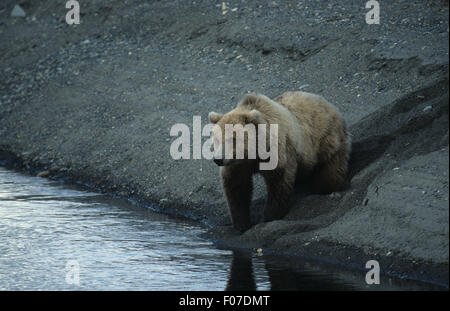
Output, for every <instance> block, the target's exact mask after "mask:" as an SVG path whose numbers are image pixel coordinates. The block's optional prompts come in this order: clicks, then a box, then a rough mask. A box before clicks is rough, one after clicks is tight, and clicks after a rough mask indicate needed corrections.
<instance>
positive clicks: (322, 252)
mask: <svg viewBox="0 0 450 311" xmlns="http://www.w3.org/2000/svg"><path fill="white" fill-rule="evenodd" d="M0 166H3V167H6V168H8V169H13V170H16V171H19V172H22V173H27V174H30V175H32V176H37V174H39V173H42V172H48V175H47V174H44V176H41V177H44V178H49V179H51V180H56V181H60V182H63V183H65V184H72V185H77V186H81V187H83V188H86V189H88V190H90V191H94V192H100V193H102V194H106V195H109V196H112V197H114V198H118V199H123V200H126V201H128V202H130V203H131V204H133V205H136V206H140V207H143V208H149V209H151V210H152V211H154V212H157V213H162V214H166V215H170V216H173V217H178V218H182V219H186V220H190V221H195V222H198V223H200V224H202V225H204V226H206V227H207V228H208V232H207V233H206V234H204V236H203V238H206V239H208V240H210V241H211V242H213V243H214V245H215V246H217V247H220V248H225V249H231V250H243V251H249V252H252V251H256V249H258V248H260V245H259V244H258V243H257V242H256V241H249V242H245V243H242V241H241V240H240V239H239V233H237V232H235V231H234V230H233V229H232V228H231V227H230V226H221V225H220V224H219V223H218V222H216V221H215V220H214V219H211V218H210V219H208V218H206V216H205V215H201V214H199V213H198V212H197V213H195V212H196V211H198V210H195V211H194V212H189V211H188V209H187V208H186V207H185V206H183V205H181V204H178V203H177V202H171V201H169V202H165V204H164V206H161V205H160V204H158V203H156V202H151V201H149V200H148V198H142V197H140V196H138V195H134V196H133V195H132V196H127V197H125V196H123V195H120V194H119V193H118V192H119V191H114V190H112V189H110V187H108V185H105V184H104V183H103V182H102V181H97V182H96V183H95V184H94V183H93V182H92V180H91V179H90V177H89V174H83V173H82V172H80V171H70V172H67V171H65V170H59V168H56V169H53V170H52V168H55V166H52V163H43V162H39V161H33V162H30V161H27V160H25V159H24V158H23V157H21V156H20V155H18V154H16V153H14V152H12V151H10V150H9V148H8V146H4V145H0ZM135 190H137V189H135ZM135 192H137V191H135ZM263 252H264V254H265V255H271V256H282V257H287V258H291V259H295V258H301V259H304V260H311V261H317V262H320V263H324V264H328V265H333V266H338V267H341V268H343V269H350V270H354V271H361V272H362V277H364V276H365V272H366V271H368V269H365V267H364V264H363V263H365V262H367V261H369V260H371V259H373V258H374V254H367V253H366V252H364V250H362V249H361V248H359V247H356V246H352V245H344V244H337V243H330V242H328V241H320V242H318V243H314V244H313V245H308V246H300V247H297V249H296V250H294V251H286V250H283V249H280V248H276V249H275V248H271V247H269V248H264V249H263ZM375 255H376V259H377V260H378V262H379V263H380V267H381V275H382V277H383V276H384V277H388V278H390V277H394V278H399V279H406V280H411V281H418V282H423V283H427V284H431V285H435V286H437V287H439V288H442V290H448V288H449V276H448V265H447V264H445V263H438V264H435V263H432V262H428V261H423V260H420V261H411V260H409V259H408V258H404V257H403V256H400V255H391V256H386V255H380V253H378V254H375ZM384 267H388V268H384Z"/></svg>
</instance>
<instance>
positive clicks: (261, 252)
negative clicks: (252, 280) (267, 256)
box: [256, 248, 263, 256]
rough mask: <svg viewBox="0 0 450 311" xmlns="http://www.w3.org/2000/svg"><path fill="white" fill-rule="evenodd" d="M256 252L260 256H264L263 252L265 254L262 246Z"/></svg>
mask: <svg viewBox="0 0 450 311" xmlns="http://www.w3.org/2000/svg"><path fill="white" fill-rule="evenodd" d="M256 254H257V255H258V256H262V254H263V250H262V248H258V249H257V250H256Z"/></svg>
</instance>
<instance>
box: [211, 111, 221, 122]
mask: <svg viewBox="0 0 450 311" xmlns="http://www.w3.org/2000/svg"><path fill="white" fill-rule="evenodd" d="M222 117H223V114H220V113H217V112H214V111H211V112H210V113H209V115H208V118H209V122H211V123H212V124H216V123H217V122H219V120H220V119H222Z"/></svg>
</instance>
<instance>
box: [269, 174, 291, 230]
mask: <svg viewBox="0 0 450 311" xmlns="http://www.w3.org/2000/svg"><path fill="white" fill-rule="evenodd" d="M263 177H264V181H265V183H266V188H267V199H266V204H265V206H264V216H263V221H264V222H268V221H272V220H277V219H281V218H283V217H284V216H285V215H286V214H287V213H288V212H289V206H288V203H289V198H290V196H291V194H292V191H293V189H294V184H295V168H294V170H292V171H288V170H286V169H280V168H277V169H275V170H273V171H270V172H267V173H265V174H264V175H263Z"/></svg>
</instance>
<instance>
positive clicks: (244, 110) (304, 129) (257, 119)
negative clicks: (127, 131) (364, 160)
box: [209, 92, 350, 231]
mask: <svg viewBox="0 0 450 311" xmlns="http://www.w3.org/2000/svg"><path fill="white" fill-rule="evenodd" d="M209 120H210V122H211V123H212V124H214V131H213V139H214V144H215V146H214V147H215V149H216V147H218V149H220V150H222V149H224V148H220V147H221V146H216V144H222V145H223V144H224V143H225V141H227V140H229V139H230V137H225V135H224V133H225V132H226V130H225V127H226V125H227V124H231V125H236V124H241V125H243V126H244V125H247V124H254V125H257V124H266V125H271V124H272V125H273V124H276V125H277V126H278V132H277V151H278V153H277V157H278V158H277V161H278V162H277V165H276V167H275V168H274V169H271V170H261V169H260V166H259V164H260V163H261V162H264V160H262V159H261V158H259V156H256V158H248V157H247V155H248V154H247V153H248V152H247V151H248V146H247V145H246V144H247V143H248V139H249V137H250V134H249V133H247V136H245V139H244V150H245V152H244V154H245V156H244V158H240V159H238V158H235V157H233V158H232V159H230V157H228V158H226V159H223V153H222V154H220V155H219V156H216V155H215V158H214V162H216V164H218V165H219V166H220V167H221V168H220V172H221V177H222V187H223V191H224V193H225V196H226V199H227V202H228V208H229V211H230V215H231V220H232V223H233V226H234V228H236V229H238V230H241V231H244V230H247V229H248V228H250V227H251V223H250V203H251V199H252V190H253V184H252V176H253V174H256V173H259V174H261V175H262V177H263V178H264V181H265V184H266V188H267V198H266V202H265V206H264V214H263V219H262V220H263V221H264V222H268V221H272V220H276V219H280V218H282V217H284V216H285V215H286V214H287V212H288V211H289V207H288V200H289V197H290V194H291V193H292V191H293V187H294V184H295V182H296V178H297V177H298V179H301V180H305V179H306V178H310V179H307V180H311V183H312V189H313V190H314V191H315V192H316V193H322V194H325V193H331V192H334V191H338V190H342V189H343V188H344V187H345V186H346V184H347V162H348V158H349V154H350V137H349V134H348V132H347V128H346V124H345V121H344V119H343V118H342V116H341V115H340V113H339V112H338V110H337V109H336V107H334V106H333V105H331V104H330V103H328V102H327V101H326V100H325V99H324V98H323V97H321V96H319V95H315V94H311V93H306V92H286V93H284V94H282V95H280V96H278V97H277V98H275V100H271V99H269V98H268V97H266V96H264V95H260V94H249V95H247V96H246V97H245V98H244V99H243V100H242V101H241V102H240V103H239V104H238V105H237V107H236V108H235V109H233V110H231V111H230V112H228V113H226V114H218V113H215V112H211V113H209ZM256 135H261V134H260V133H259V132H258V133H257V134H256ZM265 135H266V136H267V137H266V138H265V139H266V140H267V141H268V136H269V135H271V134H270V133H268V132H265ZM219 136H220V137H219ZM231 138H233V139H236V133H233V137H231ZM252 138H255V137H252ZM258 141H259V140H258ZM262 141H264V140H262ZM234 155H235V153H234ZM297 175H298V176H297Z"/></svg>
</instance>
